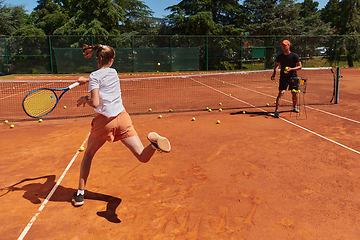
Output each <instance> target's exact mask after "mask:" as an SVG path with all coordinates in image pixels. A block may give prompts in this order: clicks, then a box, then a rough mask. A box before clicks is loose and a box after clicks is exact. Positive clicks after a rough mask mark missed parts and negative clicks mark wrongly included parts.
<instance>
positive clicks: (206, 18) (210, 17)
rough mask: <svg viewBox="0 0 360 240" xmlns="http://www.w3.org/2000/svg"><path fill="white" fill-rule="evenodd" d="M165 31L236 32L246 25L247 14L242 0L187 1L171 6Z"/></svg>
mask: <svg viewBox="0 0 360 240" xmlns="http://www.w3.org/2000/svg"><path fill="white" fill-rule="evenodd" d="M167 10H170V11H171V12H172V13H171V14H170V15H168V16H167V17H166V18H167V30H166V31H165V32H164V34H186V35H233V34H234V35H235V34H239V33H240V32H242V31H243V30H244V29H243V27H244V26H245V24H246V18H245V13H244V12H243V9H242V6H241V5H240V4H239V3H238V1H234V0H230V1H221V0H202V1H197V0H183V1H181V2H180V3H179V4H177V5H174V6H170V7H168V8H167Z"/></svg>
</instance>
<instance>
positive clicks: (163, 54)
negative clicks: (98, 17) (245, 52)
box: [53, 47, 199, 73]
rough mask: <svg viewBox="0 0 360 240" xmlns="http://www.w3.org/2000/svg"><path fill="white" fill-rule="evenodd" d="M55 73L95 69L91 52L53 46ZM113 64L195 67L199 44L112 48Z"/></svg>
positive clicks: (131, 68)
mask: <svg viewBox="0 0 360 240" xmlns="http://www.w3.org/2000/svg"><path fill="white" fill-rule="evenodd" d="M53 50H54V55H55V65H56V69H57V72H58V73H81V72H91V71H94V70H96V69H97V63H96V60H95V54H93V56H92V57H91V58H89V59H86V58H84V57H83V54H82V51H81V49H80V48H53ZM114 50H115V52H116V56H115V60H114V64H113V66H112V67H113V68H115V69H117V71H118V72H157V71H159V72H172V71H198V70H199V48H197V47H192V48H190V47H189V48H115V49H114Z"/></svg>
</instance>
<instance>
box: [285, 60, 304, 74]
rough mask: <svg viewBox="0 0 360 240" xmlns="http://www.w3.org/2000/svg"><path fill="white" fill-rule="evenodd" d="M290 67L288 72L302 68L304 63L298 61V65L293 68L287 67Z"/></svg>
mask: <svg viewBox="0 0 360 240" xmlns="http://www.w3.org/2000/svg"><path fill="white" fill-rule="evenodd" d="M287 68H288V70H287V71H288V72H290V71H298V70H301V68H302V65H301V62H297V63H296V67H293V68H291V67H287Z"/></svg>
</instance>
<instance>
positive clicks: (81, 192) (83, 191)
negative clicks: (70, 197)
mask: <svg viewBox="0 0 360 240" xmlns="http://www.w3.org/2000/svg"><path fill="white" fill-rule="evenodd" d="M84 194H85V190H80V189H78V191H77V195H78V196H79V195H84Z"/></svg>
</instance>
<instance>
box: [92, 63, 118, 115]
mask: <svg viewBox="0 0 360 240" xmlns="http://www.w3.org/2000/svg"><path fill="white" fill-rule="evenodd" d="M95 88H98V89H99V94H100V103H99V106H98V107H97V108H95V112H98V113H100V114H102V115H104V116H106V117H108V118H109V117H115V116H117V115H119V113H121V112H122V111H123V110H124V109H125V108H124V106H123V104H122V99H121V89H120V79H119V76H118V73H117V71H116V70H115V69H113V68H105V69H99V70H97V71H94V72H92V73H91V74H90V76H89V92H91V91H92V90H93V89H95Z"/></svg>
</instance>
